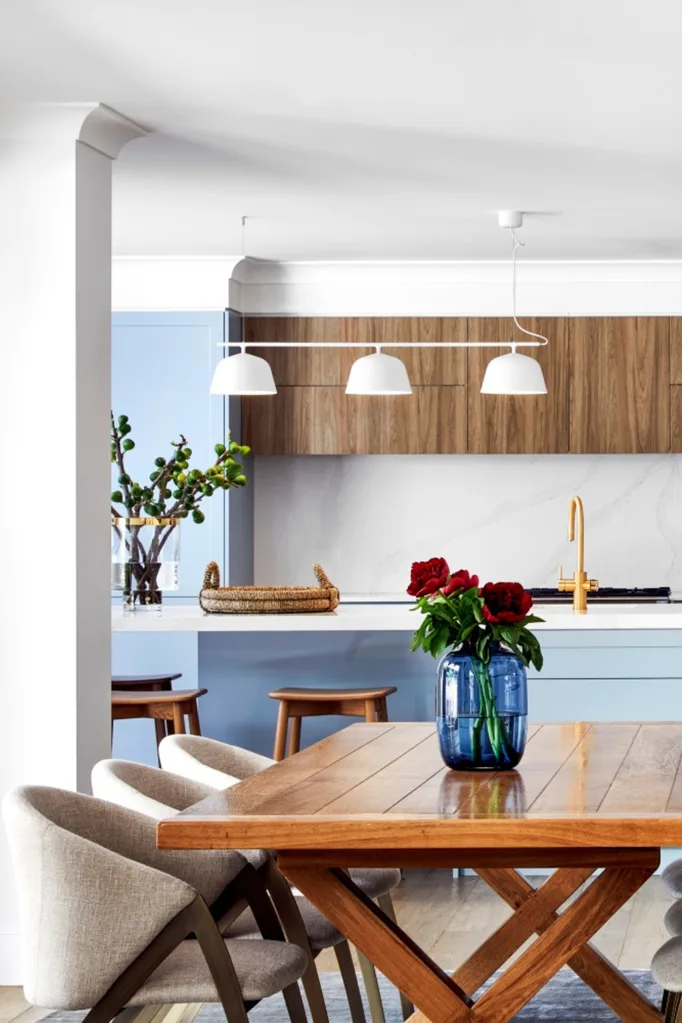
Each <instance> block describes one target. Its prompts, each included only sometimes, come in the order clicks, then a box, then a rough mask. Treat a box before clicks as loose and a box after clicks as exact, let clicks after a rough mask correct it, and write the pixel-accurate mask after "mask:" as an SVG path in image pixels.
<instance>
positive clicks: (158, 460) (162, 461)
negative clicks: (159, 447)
mask: <svg viewBox="0 0 682 1023" xmlns="http://www.w3.org/2000/svg"><path fill="white" fill-rule="evenodd" d="M165 464H166V459H165V458H162V457H161V455H159V457H158V458H155V459H154V465H158V467H159V469H163V467H164V465H165Z"/></svg>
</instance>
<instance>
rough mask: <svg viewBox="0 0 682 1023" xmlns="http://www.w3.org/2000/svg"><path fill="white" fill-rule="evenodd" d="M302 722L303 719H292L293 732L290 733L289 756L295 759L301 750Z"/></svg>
mask: <svg viewBox="0 0 682 1023" xmlns="http://www.w3.org/2000/svg"><path fill="white" fill-rule="evenodd" d="M301 722H302V718H300V717H298V718H291V731H290V732H289V754H288V755H289V756H290V757H293V755H294V753H298V751H299V750H300V748H301Z"/></svg>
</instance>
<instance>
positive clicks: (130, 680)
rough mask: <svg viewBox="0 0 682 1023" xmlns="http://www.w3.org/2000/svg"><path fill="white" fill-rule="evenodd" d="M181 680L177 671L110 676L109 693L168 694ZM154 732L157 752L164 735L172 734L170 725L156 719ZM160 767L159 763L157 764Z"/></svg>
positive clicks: (112, 729)
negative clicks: (171, 672) (172, 672)
mask: <svg viewBox="0 0 682 1023" xmlns="http://www.w3.org/2000/svg"><path fill="white" fill-rule="evenodd" d="M178 678H182V672H181V671H178V672H176V673H175V674H167V675H164V674H163V673H162V674H157V675H112V676H111V691H112V693H118V692H121V693H131V692H139V693H145V692H148V693H149V692H163V693H166V692H168V690H169V689H172V688H173V683H174V682H175V680H176V679H178ZM113 720H114V719H113V717H112V726H111V737H112V739H113V735H114V726H113ZM154 730H155V732H156V748H157V750H158V748H159V745H160V743H161V740H162V739H165V738H166V735H167V734H168V735H171V734H172V732H173V726H172V724H170V723H168V725H166V722H165V721H162V720H161V719H160V718H157V719H156V720H155V721H154ZM159 766H160V762H159Z"/></svg>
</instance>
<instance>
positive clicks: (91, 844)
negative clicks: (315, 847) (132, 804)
mask: <svg viewBox="0 0 682 1023" xmlns="http://www.w3.org/2000/svg"><path fill="white" fill-rule="evenodd" d="M3 815H4V818H5V823H6V828H7V835H8V839H9V846H10V851H11V855H12V861H13V865H14V872H15V879H16V887H17V895H18V903H19V914H20V919H21V931H22V952H23V959H24V990H25V993H26V997H27V998H28V1000H29V1001H30V1002H32V1003H33V1004H34V1005H40V1006H44V1007H46V1008H51V1009H64V1010H67V1009H68V1010H71V1009H85V1008H90V1007H91V1006H92V1005H94V1004H95V1003H96V1002H97V1001H98V1000H99V998H101V996H102V995H103V994H104V993H105V991H107V990H108V988H109V987H110V986H111V984H112V983H113V982H114V980H116V978H117V977H118V976H119V975H120V974H121V973H122V972H123V970H124V969H125V968H126V967H127V966H129V965H130V963H131V962H133V960H134V959H136V958H137V956H138V955H140V953H141V952H143V951H144V949H145V948H146V947H147V945H149V943H150V942H151V941H152V940H153V938H154V937H156V935H157V934H158V933H159V932H160V931H161V929H162V928H163V927H164V926H165V925H166V924H167V923H168V922H169V921H170V920H172V919H173V917H174V916H176V915H177V914H178V913H179V912H180V910H182V909H184V908H185V907H186V906H188V905H189V904H190V903H191V902H193V901H194V900H195V898H196V895H197V892H196V890H195V889H194V887H193V886H192V885H191V884H190V883H187V878H185V879H180V878H179V877H178V876H177V870H175V871H173V872H172V873H173V874H175V876H171V874H170V873H166V872H164V870H163V864H164V862H165V861H166V860H167V859H168V854H164V853H162V852H161V851H159V850H157V849H156V847H155V834H154V832H155V825H154V822H153V821H151V820H150V819H149V818H146V817H142V816H141V815H140V814H136V813H132V812H130V811H127V810H123V809H121V808H120V807H116V806H112V805H111V804H109V803H104V802H102V801H100V800H98V799H94V798H93V797H92V796H84V795H80V794H78V793H75V792H66V791H63V790H61V789H51V788H43V787H38V786H35V787H26V788H21V789H15V790H14V791H12V792H9V793H8V794H7V795H6V796H5V799H4V800H3ZM183 865H185V866H186V862H185V863H184V864H183V863H181V862H179V861H175V862H174V866H175V867H179V868H180V869H182V868H183Z"/></svg>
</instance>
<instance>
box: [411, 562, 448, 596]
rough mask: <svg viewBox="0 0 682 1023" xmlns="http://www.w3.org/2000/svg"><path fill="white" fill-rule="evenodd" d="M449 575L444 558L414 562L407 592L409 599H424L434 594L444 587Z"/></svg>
mask: <svg viewBox="0 0 682 1023" xmlns="http://www.w3.org/2000/svg"><path fill="white" fill-rule="evenodd" d="M449 575H450V569H449V568H448V563H447V561H446V560H445V558H430V559H429V560H428V561H415V562H413V564H412V571H411V572H410V585H409V586H408V587H407V592H408V593H409V594H410V596H411V597H425V596H426V595H427V594H429V593H435V592H436V590H439V589H440V588H441V586H444V585H445V583H446V582H447V581H448V576H449Z"/></svg>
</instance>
